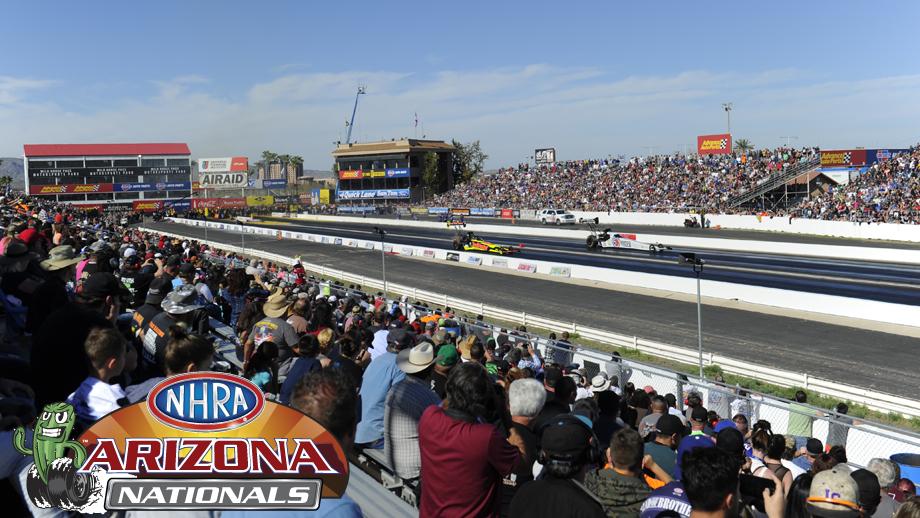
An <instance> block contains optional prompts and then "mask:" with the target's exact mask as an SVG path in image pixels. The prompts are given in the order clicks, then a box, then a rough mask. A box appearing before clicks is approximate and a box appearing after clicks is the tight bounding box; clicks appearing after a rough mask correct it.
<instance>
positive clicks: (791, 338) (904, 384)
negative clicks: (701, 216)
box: [147, 223, 920, 399]
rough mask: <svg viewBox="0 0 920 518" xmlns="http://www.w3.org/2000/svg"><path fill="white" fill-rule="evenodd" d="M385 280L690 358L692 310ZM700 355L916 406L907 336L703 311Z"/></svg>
mask: <svg viewBox="0 0 920 518" xmlns="http://www.w3.org/2000/svg"><path fill="white" fill-rule="evenodd" d="M147 226H149V227H152V228H158V229H161V230H163V231H167V232H175V233H177V234H182V235H187V236H194V237H198V238H203V237H204V230H203V229H201V228H196V227H188V226H184V225H177V224H174V223H154V224H150V225H147ZM207 235H208V239H210V240H213V241H217V242H223V243H227V244H231V245H238V244H239V243H240V237H239V234H237V233H232V232H226V231H218V230H213V229H212V230H208V233H207ZM246 244H247V246H251V247H253V248H256V249H261V250H267V251H272V252H275V253H281V254H286V255H290V256H295V255H301V256H302V257H303V258H304V260H305V261H308V262H312V263H315V264H324V265H328V266H330V267H332V268H338V269H342V270H346V271H350V272H354V273H356V274H366V275H370V276H374V277H377V278H380V275H381V269H380V266H381V265H380V252H379V251H371V250H364V249H359V248H348V247H343V246H334V245H323V244H316V243H309V242H306V241H296V240H291V239H285V240H281V241H278V240H276V239H274V238H270V237H262V236H258V237H256V236H252V235H248V236H246ZM458 268H463V269H462V270H458ZM387 279H388V280H389V281H391V282H395V283H399V284H403V285H407V286H414V287H416V288H418V289H421V290H428V291H433V292H437V293H445V292H447V293H449V294H451V295H452V296H455V297H458V298H462V299H465V300H472V301H481V302H484V303H485V304H489V305H494V306H498V307H501V308H506V309H509V310H513V311H526V312H528V313H532V314H534V315H540V316H543V317H546V318H551V319H555V320H560V321H573V322H577V323H579V324H583V325H586V326H592V327H597V328H600V329H607V330H610V331H613V332H618V333H623V334H627V335H635V336H640V337H642V338H646V339H648V340H655V341H659V342H663V343H669V344H674V345H679V346H683V347H688V348H696V304H695V303H694V302H686V301H683V300H676V299H671V298H662V297H654V296H650V295H643V294H636V293H628V292H619V291H614V290H609V289H605V288H595V287H590V286H582V285H576V284H569V283H561V282H556V281H552V280H547V279H543V278H535V277H532V276H525V275H515V274H507V273H498V272H493V271H489V270H484V269H477V268H472V267H464V266H458V265H457V264H456V263H449V264H448V263H446V262H434V261H424V260H419V259H411V258H405V257H400V256H391V257H388V258H387ZM451 280H453V282H451ZM576 342H577V340H576ZM703 347H704V349H705V350H706V351H712V352H718V353H720V354H724V355H726V356H730V357H734V358H738V359H740V360H745V361H750V362H755V363H758V364H762V365H766V366H770V367H775V368H781V369H786V370H790V371H794V372H807V373H809V374H810V375H813V376H818V377H821V378H824V379H829V380H835V381H839V382H843V383H848V384H851V385H856V386H862V387H865V388H867V389H874V390H880V391H883V392H888V393H892V394H897V395H902V396H905V397H911V398H915V399H918V398H920V369H917V368H916V366H917V356H916V351H917V349H916V348H917V338H913V337H909V336H902V335H898V334H890V333H884V332H879V331H870V330H865V329H856V328H853V327H845V326H839V325H834V324H829V323H824V322H814V321H810V320H804V319H800V318H794V317H788V316H780V315H770V314H763V313H755V312H751V311H744V310H740V309H735V308H730V307H723V306H710V305H706V306H705V307H704V308H703ZM689 368H690V367H688V369H689Z"/></svg>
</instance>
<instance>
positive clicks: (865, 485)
mask: <svg viewBox="0 0 920 518" xmlns="http://www.w3.org/2000/svg"><path fill="white" fill-rule="evenodd" d="M850 477H852V478H853V480H855V481H856V487H858V488H859V505H861V506H862V508H863V509H865V510H866V513H867V514H874V513H875V510H876V509H877V508H878V505H879V504H880V503H882V486H881V485H879V483H878V477H877V476H875V473H872V472H871V471H869V470H867V469H858V470H856V471H854V472H853V473H850Z"/></svg>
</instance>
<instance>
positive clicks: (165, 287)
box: [144, 276, 173, 306]
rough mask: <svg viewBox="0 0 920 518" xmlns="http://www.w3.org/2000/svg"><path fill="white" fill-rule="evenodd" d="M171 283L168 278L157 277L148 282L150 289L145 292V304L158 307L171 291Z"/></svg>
mask: <svg viewBox="0 0 920 518" xmlns="http://www.w3.org/2000/svg"><path fill="white" fill-rule="evenodd" d="M172 287H173V286H172V281H171V280H170V279H169V277H165V276H164V277H157V278H155V279H153V281H151V282H150V288H149V289H148V290H147V298H146V300H144V302H145V303H146V304H153V305H155V306H159V305H160V303H162V302H163V297H165V296H166V294H167V293H169V292H171V291H172Z"/></svg>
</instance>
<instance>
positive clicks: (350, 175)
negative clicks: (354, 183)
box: [339, 169, 364, 180]
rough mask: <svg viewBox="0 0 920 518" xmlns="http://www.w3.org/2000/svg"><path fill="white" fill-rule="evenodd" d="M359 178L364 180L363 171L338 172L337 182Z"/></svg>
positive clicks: (347, 170) (348, 170)
mask: <svg viewBox="0 0 920 518" xmlns="http://www.w3.org/2000/svg"><path fill="white" fill-rule="evenodd" d="M359 178H364V171H362V170H360V169H346V170H344V171H339V180H357V179H359Z"/></svg>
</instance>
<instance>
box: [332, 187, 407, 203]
mask: <svg viewBox="0 0 920 518" xmlns="http://www.w3.org/2000/svg"><path fill="white" fill-rule="evenodd" d="M408 197H409V189H365V190H357V191H339V192H338V194H337V198H338V199H340V200H368V199H382V198H408Z"/></svg>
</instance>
